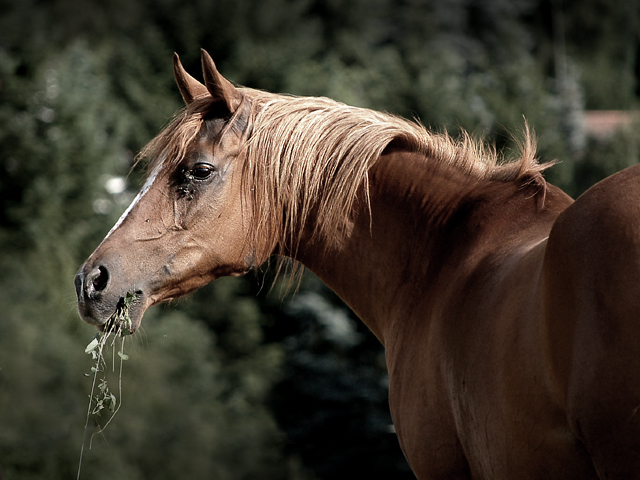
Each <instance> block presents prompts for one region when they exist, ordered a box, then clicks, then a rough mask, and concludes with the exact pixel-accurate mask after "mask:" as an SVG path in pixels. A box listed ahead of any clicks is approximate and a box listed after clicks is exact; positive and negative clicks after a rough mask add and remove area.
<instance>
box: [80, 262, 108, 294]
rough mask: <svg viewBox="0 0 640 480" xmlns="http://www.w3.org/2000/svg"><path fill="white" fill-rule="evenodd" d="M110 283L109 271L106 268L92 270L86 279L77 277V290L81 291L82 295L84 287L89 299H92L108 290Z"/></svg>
mask: <svg viewBox="0 0 640 480" xmlns="http://www.w3.org/2000/svg"><path fill="white" fill-rule="evenodd" d="M108 283H109V271H108V270H107V269H106V268H105V267H102V266H100V267H98V268H94V269H93V270H91V271H90V272H89V273H88V274H87V276H86V277H84V278H82V277H81V275H78V276H77V277H76V289H79V292H78V295H80V293H81V290H82V287H83V286H84V291H85V293H86V294H87V296H88V297H92V296H93V295H95V294H96V293H100V292H102V291H103V290H105V289H106V288H107V284H108Z"/></svg>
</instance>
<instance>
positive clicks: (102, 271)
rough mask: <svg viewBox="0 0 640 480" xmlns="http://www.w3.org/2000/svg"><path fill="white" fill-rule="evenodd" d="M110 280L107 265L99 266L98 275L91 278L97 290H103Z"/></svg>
mask: <svg viewBox="0 0 640 480" xmlns="http://www.w3.org/2000/svg"><path fill="white" fill-rule="evenodd" d="M108 282H109V272H108V271H107V269H106V268H105V267H98V275H97V276H96V277H95V278H93V279H92V280H91V283H92V284H93V289H94V290H95V291H96V292H101V291H103V290H104V289H105V288H107V283H108Z"/></svg>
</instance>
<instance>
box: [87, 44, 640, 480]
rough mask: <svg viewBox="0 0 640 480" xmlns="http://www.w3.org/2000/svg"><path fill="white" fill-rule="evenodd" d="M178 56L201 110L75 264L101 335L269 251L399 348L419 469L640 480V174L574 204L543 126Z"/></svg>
mask: <svg viewBox="0 0 640 480" xmlns="http://www.w3.org/2000/svg"><path fill="white" fill-rule="evenodd" d="M202 64H203V72H204V83H200V82H199V81H197V80H196V79H194V78H193V77H191V76H190V75H189V74H188V73H187V72H186V71H185V70H184V68H183V67H182V65H181V64H180V61H179V59H178V57H177V55H176V56H174V72H175V77H176V81H177V83H178V86H179V88H180V92H181V94H182V97H183V99H184V101H185V103H186V109H185V110H184V111H183V112H182V113H180V114H179V115H178V116H177V117H176V118H175V119H174V121H173V122H172V123H171V124H170V125H169V126H168V127H167V128H166V129H165V130H164V131H163V132H161V133H160V134H159V135H158V136H157V137H156V138H155V139H154V140H152V141H151V143H150V144H149V145H147V147H145V149H144V150H143V152H142V155H143V156H144V157H147V158H148V159H149V174H148V177H147V180H146V182H145V184H144V186H143V187H142V190H141V191H140V193H139V194H138V196H137V197H136V198H135V199H134V201H133V202H132V204H131V206H130V207H129V208H128V209H127V211H126V212H125V213H124V214H123V215H122V217H121V218H120V220H119V221H118V222H117V223H116V225H115V226H114V227H113V229H112V230H111V231H110V232H109V233H108V234H107V236H106V238H105V239H104V240H103V242H102V243H101V244H100V245H99V246H98V248H97V249H96V250H95V252H94V253H93V254H92V255H91V256H90V257H89V259H87V261H86V262H85V264H84V265H83V266H82V267H81V268H80V271H79V272H78V275H77V276H76V279H75V283H76V289H77V293H78V308H79V312H80V315H81V317H82V318H83V319H84V320H85V321H86V322H88V323H90V324H93V325H97V326H98V328H105V324H106V323H107V322H108V321H109V319H112V318H113V314H114V312H115V311H117V309H118V305H120V304H121V303H122V301H123V299H124V298H125V297H126V296H127V294H135V298H136V300H135V302H134V303H133V304H132V305H131V308H130V309H129V315H130V317H131V321H132V322H131V330H133V331H135V330H136V329H137V328H139V326H140V323H141V321H142V316H143V314H144V312H145V311H146V309H147V308H148V307H149V306H151V305H154V304H157V303H160V302H164V301H167V300H170V299H173V298H176V297H179V296H182V295H185V294H187V293H189V292H191V291H193V290H194V289H197V288H198V287H200V286H202V285H204V284H206V283H208V282H210V281H212V280H214V279H216V278H218V277H221V276H225V275H242V274H244V273H245V272H247V271H250V270H252V269H254V268H256V267H257V266H259V265H261V264H262V263H263V262H264V261H266V260H267V259H268V258H269V257H270V256H271V255H274V254H275V255H279V256H280V257H281V258H284V257H290V258H293V259H294V260H295V261H296V262H300V263H301V264H302V265H304V266H306V267H307V268H309V269H310V270H312V271H313V272H315V273H316V274H317V275H318V276H319V277H320V278H321V279H322V280H323V281H324V282H325V283H326V284H327V285H328V286H329V287H330V288H332V289H333V290H334V291H335V292H336V293H337V294H338V295H340V297H341V298H342V299H343V300H344V301H345V302H346V303H347V304H348V305H349V306H350V307H351V308H352V309H353V311H354V312H355V313H356V314H357V315H358V316H359V317H360V318H361V319H362V321H363V322H364V323H365V324H366V325H367V326H368V327H369V328H370V329H371V330H372V331H373V333H374V334H375V335H376V336H377V338H378V339H379V340H380V341H381V342H382V344H383V345H384V347H385V352H386V359H387V364H388V370H389V378H390V387H389V398H390V408H391V413H392V416H393V419H394V424H395V427H396V431H397V434H398V439H399V441H400V444H401V446H402V449H403V451H404V453H405V455H406V457H407V459H408V461H409V464H410V465H411V467H412V469H413V471H414V472H415V474H416V476H417V477H418V478H419V479H421V480H422V479H437V478H460V479H467V478H475V479H513V478H553V479H589V478H594V479H595V478H640V415H639V414H638V408H639V407H640V318H639V316H640V315H639V314H640V295H637V294H636V291H635V289H636V286H637V285H639V284H640V251H639V250H640V248H639V246H640V222H638V219H639V218H640V168H638V167H634V168H630V169H628V170H625V171H623V172H621V173H619V174H616V175H614V176H612V177H610V178H608V179H606V180H605V181H603V182H601V183H600V184H598V185H596V186H595V187H593V188H592V189H591V190H589V191H588V192H587V193H585V194H584V195H583V196H582V197H580V198H579V199H578V200H577V201H576V202H575V203H574V202H573V200H572V199H571V198H569V197H568V196H567V195H565V194H564V193H563V192H562V191H560V190H559V189H557V188H556V187H554V186H552V185H549V184H547V183H546V182H545V180H544V178H543V177H542V171H543V170H544V168H545V167H546V165H541V164H539V163H538V162H537V161H536V159H535V144H534V143H535V142H534V140H533V137H532V135H531V134H530V133H529V132H528V129H527V131H525V136H524V137H525V139H524V141H523V142H522V152H521V156H520V158H518V159H516V160H515V161H513V162H510V163H502V162H499V161H498V157H497V155H496V154H495V152H494V151H492V150H491V149H487V148H484V147H483V146H482V145H481V144H480V143H478V142H475V141H473V140H471V139H470V138H469V137H468V136H463V137H462V138H461V139H459V140H454V139H452V138H450V137H449V136H447V135H437V134H433V133H430V132H428V131H427V130H425V129H424V128H423V127H422V126H420V125H418V124H416V123H413V122H409V121H406V120H403V119H401V118H397V117H394V116H391V115H387V114H383V113H378V112H374V111H371V110H367V109H361V108H354V107H349V106H346V105H343V104H340V103H338V102H334V101H332V100H329V99H325V98H301V97H292V96H284V95H276V94H271V93H267V92H262V91H258V90H253V89H248V88H237V87H235V86H234V85H232V84H231V83H230V82H229V81H227V80H226V79H225V78H224V77H222V76H221V75H220V74H219V73H218V71H217V69H216V67H215V65H214V63H213V61H212V60H211V58H210V56H209V55H208V54H207V53H206V52H204V51H203V52H202Z"/></svg>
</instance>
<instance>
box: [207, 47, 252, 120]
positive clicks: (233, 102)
mask: <svg viewBox="0 0 640 480" xmlns="http://www.w3.org/2000/svg"><path fill="white" fill-rule="evenodd" d="M202 72H203V74H204V84H205V85H206V87H207V90H208V91H209V93H210V94H211V96H212V97H213V99H214V100H215V101H219V102H223V103H224V104H225V105H226V107H227V109H228V110H229V112H231V113H233V112H235V111H236V110H237V109H238V107H239V106H240V104H241V103H242V94H241V93H240V92H239V91H238V89H236V87H234V86H233V85H232V84H231V82H230V81H229V80H227V79H226V78H224V77H223V76H222V75H220V73H218V70H217V69H216V65H215V63H213V59H212V58H211V56H210V55H209V54H208V53H207V51H206V50H204V49H202Z"/></svg>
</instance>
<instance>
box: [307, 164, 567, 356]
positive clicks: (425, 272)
mask: <svg viewBox="0 0 640 480" xmlns="http://www.w3.org/2000/svg"><path fill="white" fill-rule="evenodd" d="M531 188H537V187H534V186H532V187H531ZM369 193H370V203H369V204H367V203H366V202H365V201H364V200H361V201H359V202H357V203H356V207H355V211H354V212H353V216H352V218H353V225H352V228H351V229H350V231H349V232H348V234H346V235H345V236H344V237H343V238H339V239H332V240H328V241H326V243H325V244H322V245H318V244H306V245H303V246H302V247H301V249H300V251H299V252H298V254H297V256H296V260H299V261H300V262H301V263H303V264H304V265H305V266H306V267H307V268H309V269H310V270H311V271H313V272H314V273H315V274H316V275H317V276H318V277H319V278H320V279H322V280H323V281H324V282H325V284H327V285H328V286H329V287H330V288H331V289H332V290H333V291H335V292H336V293H337V294H338V295H339V296H340V297H341V298H342V299H343V300H344V301H345V302H346V303H347V305H349V306H350V307H351V309H352V310H353V311H354V312H355V313H356V314H357V315H358V316H359V317H360V318H361V319H362V320H363V321H364V322H365V324H367V326H368V327H369V328H370V329H371V330H372V331H373V333H374V334H375V335H376V336H377V337H378V339H379V340H380V341H381V342H382V343H383V344H385V338H386V337H388V336H389V335H390V334H391V333H392V332H391V330H392V329H393V328H394V325H393V324H394V322H396V321H397V320H402V319H403V318H405V317H406V316H407V315H411V312H412V310H419V309H420V302H421V301H422V300H421V299H424V298H428V297H430V296H436V295H437V293H438V292H437V288H439V287H438V285H442V284H443V282H444V283H446V282H447V279H443V278H442V277H443V275H444V273H443V272H445V271H446V270H450V268H451V265H455V269H456V270H457V272H458V273H457V274H458V275H463V272H465V271H470V270H472V269H473V268H475V266H476V265H477V264H478V262H480V261H481V259H482V258H485V257H486V256H487V255H489V254H490V252H491V251H493V250H496V249H498V248H501V245H504V238H505V235H508V236H510V237H512V239H511V243H517V242H539V240H540V239H541V238H544V237H545V236H546V235H547V234H548V230H549V229H550V226H551V224H552V221H553V219H554V218H555V216H557V213H559V211H560V210H561V209H563V208H564V206H561V205H560V204H562V201H560V202H559V205H558V207H557V208H556V207H553V208H551V210H554V211H555V210H557V212H555V213H552V214H551V215H547V216H548V217H549V219H548V220H545V221H544V222H533V221H531V219H530V218H529V217H530V216H531V215H536V212H537V211H538V210H539V208H538V207H539V202H538V200H537V199H536V198H535V197H536V193H537V192H536V190H531V189H528V190H527V188H522V187H521V186H520V185H516V184H515V183H507V182H498V181H486V180H478V179H475V178H472V177H470V176H469V175H467V174H465V173H463V172H461V171H459V170H458V169H456V168H455V167H450V166H445V165H442V164H438V163H437V162H433V161H430V159H425V158H424V157H423V156H421V155H419V154H415V153H408V152H394V153H390V154H386V155H383V156H382V157H380V159H379V161H378V162H377V163H376V164H375V165H374V166H373V167H372V168H371V170H370V171H369ZM550 197H551V198H549V199H548V200H547V202H551V203H553V204H555V203H558V202H556V200H555V198H556V192H555V190H554V191H553V192H551V195H550ZM359 198H361V199H363V198H365V195H359ZM514 227H515V228H514ZM514 230H517V231H519V232H520V231H521V232H522V234H521V237H522V238H513V237H514V235H513V231H514Z"/></svg>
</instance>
